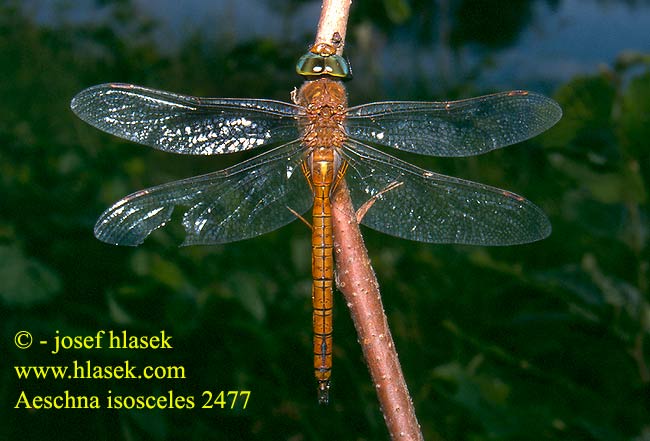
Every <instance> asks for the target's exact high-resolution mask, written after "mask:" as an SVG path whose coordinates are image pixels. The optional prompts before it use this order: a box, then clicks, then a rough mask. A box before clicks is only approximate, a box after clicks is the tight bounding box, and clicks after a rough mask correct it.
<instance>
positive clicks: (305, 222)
mask: <svg viewBox="0 0 650 441" xmlns="http://www.w3.org/2000/svg"><path fill="white" fill-rule="evenodd" d="M287 210H289V211H290V212H291V214H293V215H294V216H296V217H297V218H298V219H300V220H301V221H302V222H303V223H304V224H305V225H307V228H309V229H310V230H311V229H313V228H312V226H311V224H310V223H309V221H308V220H307V219H305V218H304V217H302V215H301V214H300V213H298V212H297V211H296V210H294V209H293V208H291V207H287Z"/></svg>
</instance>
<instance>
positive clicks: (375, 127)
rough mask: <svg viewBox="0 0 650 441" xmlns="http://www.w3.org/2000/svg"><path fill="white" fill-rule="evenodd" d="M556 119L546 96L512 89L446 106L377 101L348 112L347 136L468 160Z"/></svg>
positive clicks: (553, 106) (558, 112) (531, 133)
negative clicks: (469, 157) (464, 157)
mask: <svg viewBox="0 0 650 441" xmlns="http://www.w3.org/2000/svg"><path fill="white" fill-rule="evenodd" d="M561 116H562V109H561V108H560V106H559V105H558V104H557V103H556V102H555V101H553V100H552V99H550V98H546V97H545V96H543V95H539V94H536V93H532V92H525V91H513V92H504V93H497V94H494V95H486V96H482V97H477V98H471V99H467V100H461V101H449V102H428V103H427V102H410V101H403V102H400V101H397V102H381V103H371V104H364V105H362V106H356V107H352V108H351V109H349V110H348V119H347V131H348V135H349V136H350V138H352V139H355V140H357V141H362V142H368V143H370V144H374V145H382V146H388V147H392V148H395V149H399V150H405V151H408V152H413V153H419V154H422V155H431V156H472V155H478V154H480V153H485V152H489V151H491V150H494V149H498V148H500V147H504V146H507V145H510V144H516V143H518V142H521V141H524V140H526V139H529V138H532V137H533V136H535V135H538V134H539V133H541V132H543V131H545V130H547V129H548V128H550V127H552V126H553V125H554V124H555V123H556V122H557V121H558V120H559V119H560V117H561Z"/></svg>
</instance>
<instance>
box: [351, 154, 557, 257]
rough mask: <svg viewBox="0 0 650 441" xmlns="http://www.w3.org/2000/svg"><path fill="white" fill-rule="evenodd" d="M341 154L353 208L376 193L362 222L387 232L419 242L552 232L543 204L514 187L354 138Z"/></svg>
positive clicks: (495, 241) (503, 239) (507, 239)
mask: <svg viewBox="0 0 650 441" xmlns="http://www.w3.org/2000/svg"><path fill="white" fill-rule="evenodd" d="M341 154H342V155H343V156H344V157H345V159H347V160H348V161H349V164H350V167H349V168H348V172H347V174H346V182H347V183H348V186H349V187H350V193H351V196H352V201H353V203H354V205H355V209H357V208H359V207H360V206H361V205H362V204H364V203H366V202H367V201H368V200H370V199H371V198H373V197H374V198H375V200H374V204H373V205H372V206H371V207H370V209H369V210H368V212H367V213H366V215H365V217H364V218H363V220H362V221H361V223H362V224H364V225H367V226H368V227H370V228H373V229H375V230H378V231H381V232H383V233H386V234H391V235H393V236H397V237H402V238H404V239H410V240H416V241H419V242H432V243H459V244H473V245H513V244H520V243H527V242H533V241H536V240H539V239H543V238H544V237H546V236H548V235H549V234H550V232H551V225H550V223H549V221H548V219H547V217H546V215H545V214H544V213H543V212H542V210H540V209H539V208H538V207H537V206H535V205H534V204H532V203H531V202H530V201H528V200H526V199H524V198H522V197H521V196H518V195H516V194H514V193H510V192H508V191H505V190H500V189H498V188H494V187H489V186H487V185H482V184H478V183H476V182H470V181H465V180H462V179H458V178H453V177H449V176H444V175H440V174H437V173H433V172H429V171H426V170H422V169H420V168H418V167H415V166H413V165H411V164H408V163H406V162H404V161H401V160H399V159H397V158H395V157H392V156H390V155H387V154H385V153H383V152H380V151H378V150H375V149H373V148H372V147H369V146H366V145H363V144H361V143H358V142H354V141H348V143H347V145H346V146H345V147H344V149H343V150H342V151H341ZM389 188H390V189H389Z"/></svg>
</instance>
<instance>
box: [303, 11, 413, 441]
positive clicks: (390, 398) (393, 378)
mask: <svg viewBox="0 0 650 441" xmlns="http://www.w3.org/2000/svg"><path fill="white" fill-rule="evenodd" d="M351 3H352V0H323V6H322V9H321V17H320V21H319V23H318V32H317V35H316V39H315V42H314V44H318V43H327V44H334V45H335V46H336V47H337V53H338V54H339V55H340V54H341V53H342V52H343V46H344V44H345V34H346V28H347V22H348V13H349V10H350V5H351ZM332 221H333V227H334V248H335V250H336V253H335V254H336V269H337V286H338V288H339V290H340V291H341V292H342V293H343V296H344V297H345V300H346V302H347V305H348V308H350V314H351V316H352V320H353V322H354V326H355V328H356V330H357V334H358V336H359V342H360V343H361V348H362V350H363V355H364V357H365V359H366V363H367V364H368V369H369V370H370V376H371V377H372V381H373V383H374V385H375V389H376V390H377V397H378V398H379V403H380V406H381V409H382V412H383V414H384V420H385V421H386V425H387V427H388V432H389V434H390V437H391V439H394V440H396V439H400V440H423V439H424V438H423V437H422V433H421V432H420V425H419V424H418V421H417V418H416V416H415V409H414V408H413V403H412V401H411V397H410V395H409V393H408V388H407V387H406V382H405V381H404V375H403V374H402V370H401V367H400V364H399V359H398V357H397V351H396V350H395V344H394V342H393V337H392V336H391V333H390V329H389V328H388V321H387V320H386V315H385V314H384V308H383V305H382V303H381V296H380V294H379V284H378V283H377V278H376V277H375V273H374V270H373V269H372V266H371V264H370V259H369V258H368V252H367V251H366V247H365V245H364V243H363V238H362V237H361V232H360V231H359V225H358V223H357V220H356V215H355V212H354V208H353V206H352V201H351V199H350V192H349V191H348V188H347V185H346V184H345V182H344V181H342V182H340V183H339V185H338V188H337V191H336V193H335V195H334V196H333V198H332Z"/></svg>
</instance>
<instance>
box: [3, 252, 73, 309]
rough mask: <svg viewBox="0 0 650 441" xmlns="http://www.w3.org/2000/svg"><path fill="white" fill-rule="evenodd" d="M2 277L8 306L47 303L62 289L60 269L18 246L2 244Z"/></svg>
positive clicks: (5, 300)
mask: <svg viewBox="0 0 650 441" xmlns="http://www.w3.org/2000/svg"><path fill="white" fill-rule="evenodd" d="M0 280H2V283H1V284H0V299H2V301H3V302H4V303H5V304H6V305H8V306H22V307H29V306H33V305H36V304H39V303H44V302H47V301H48V300H50V299H51V298H52V297H54V296H55V295H56V294H57V293H58V292H59V290H60V289H61V281H60V280H59V276H58V274H57V273H56V272H54V271H53V270H51V269H50V268H48V267H47V266H46V265H44V264H42V263H40V262H39V261H37V260H36V259H33V258H30V257H28V256H25V254H24V253H23V251H22V250H20V249H19V248H18V247H17V246H0Z"/></svg>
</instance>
